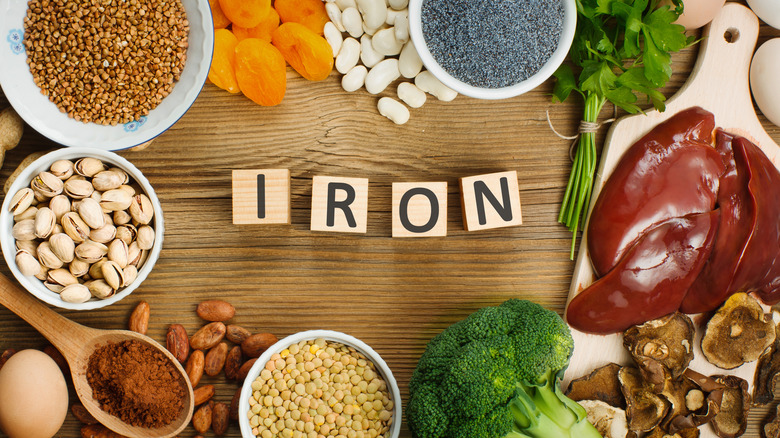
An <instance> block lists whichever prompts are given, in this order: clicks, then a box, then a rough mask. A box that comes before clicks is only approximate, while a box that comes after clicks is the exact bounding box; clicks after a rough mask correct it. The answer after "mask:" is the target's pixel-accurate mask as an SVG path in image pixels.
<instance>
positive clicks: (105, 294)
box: [84, 280, 116, 300]
mask: <svg viewBox="0 0 780 438" xmlns="http://www.w3.org/2000/svg"><path fill="white" fill-rule="evenodd" d="M84 286H87V288H88V289H89V292H90V293H91V294H92V296H93V297H95V298H99V299H101V300H105V299H106V298H110V297H111V296H113V295H114V293H116V290H114V289H113V288H111V286H109V285H108V283H106V282H105V280H92V281H88V282H86V283H84Z"/></svg>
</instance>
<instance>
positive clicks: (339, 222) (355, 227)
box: [311, 176, 368, 233]
mask: <svg viewBox="0 0 780 438" xmlns="http://www.w3.org/2000/svg"><path fill="white" fill-rule="evenodd" d="M367 224H368V178H336V177H329V176H315V177H314V179H313V181H312V193H311V229H312V231H336V232H341V233H365V232H366V225H367Z"/></svg>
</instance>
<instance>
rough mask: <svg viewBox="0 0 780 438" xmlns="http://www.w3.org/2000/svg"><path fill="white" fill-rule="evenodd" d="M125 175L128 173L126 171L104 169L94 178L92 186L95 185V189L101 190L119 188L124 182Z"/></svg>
mask: <svg viewBox="0 0 780 438" xmlns="http://www.w3.org/2000/svg"><path fill="white" fill-rule="evenodd" d="M125 176H126V174H125V173H124V172H123V173H119V172H117V171H115V170H104V171H103V172H100V173H98V174H97V175H95V177H94V178H92V186H93V187H95V190H100V191H101V192H105V191H107V190H114V189H118V188H119V186H121V185H122V184H124V182H125Z"/></svg>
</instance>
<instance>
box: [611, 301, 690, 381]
mask: <svg viewBox="0 0 780 438" xmlns="http://www.w3.org/2000/svg"><path fill="white" fill-rule="evenodd" d="M693 333H694V328H693V322H691V319H690V318H688V316H686V315H685V314H682V313H679V312H675V313H672V314H669V315H667V316H664V317H662V318H658V319H654V320H652V321H648V322H646V323H644V324H642V325H637V326H634V327H631V328H630V329H628V330H626V332H625V333H624V334H623V345H624V346H625V347H626V349H627V350H628V352H629V353H631V356H632V357H633V358H634V361H635V362H636V363H637V365H639V369H640V370H641V371H642V375H643V376H644V377H645V379H646V380H647V381H648V382H650V383H652V384H653V385H661V386H662V385H663V384H664V381H665V380H666V375H667V374H670V375H671V377H672V378H673V379H676V378H678V377H679V376H681V375H682V373H683V372H684V371H685V370H686V368H688V364H689V363H691V360H693Z"/></svg>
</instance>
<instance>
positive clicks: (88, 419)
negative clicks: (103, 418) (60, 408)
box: [70, 403, 99, 426]
mask: <svg viewBox="0 0 780 438" xmlns="http://www.w3.org/2000/svg"><path fill="white" fill-rule="evenodd" d="M70 412H71V413H72V414H73V416H74V417H76V419H77V420H79V421H81V422H82V423H83V424H86V425H87V426H90V425H93V424H98V423H99V421H97V420H96V419H95V417H93V416H92V414H90V413H89V411H88V410H87V408H85V407H84V405H80V404H78V403H77V404H74V405H73V406H71V407H70Z"/></svg>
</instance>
